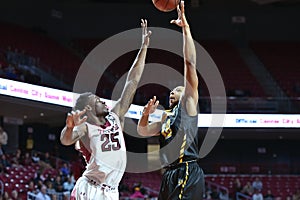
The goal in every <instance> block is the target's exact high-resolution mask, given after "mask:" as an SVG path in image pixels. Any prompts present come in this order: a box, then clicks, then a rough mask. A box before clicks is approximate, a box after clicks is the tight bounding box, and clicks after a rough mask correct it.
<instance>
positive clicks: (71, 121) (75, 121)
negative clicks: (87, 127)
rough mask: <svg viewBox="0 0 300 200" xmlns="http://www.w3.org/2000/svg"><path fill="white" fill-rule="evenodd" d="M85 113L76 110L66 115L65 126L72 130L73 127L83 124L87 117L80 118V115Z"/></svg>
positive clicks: (84, 111)
mask: <svg viewBox="0 0 300 200" xmlns="http://www.w3.org/2000/svg"><path fill="white" fill-rule="evenodd" d="M85 113H86V109H83V110H82V111H79V110H76V111H72V112H71V113H68V116H67V119H66V126H67V127H68V128H74V126H78V125H80V124H82V123H84V122H85V121H86V120H87V116H84V117H82V115H84V114H85Z"/></svg>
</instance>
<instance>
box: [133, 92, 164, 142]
mask: <svg viewBox="0 0 300 200" xmlns="http://www.w3.org/2000/svg"><path fill="white" fill-rule="evenodd" d="M158 104H159V101H156V96H154V97H153V99H150V100H149V101H148V103H147V104H146V105H145V107H144V110H143V113H142V117H141V118H140V120H139V122H138V127H137V132H138V134H139V135H141V136H145V137H149V136H155V135H159V131H160V129H161V125H162V123H161V122H153V123H151V124H149V115H150V114H152V113H153V112H154V111H155V110H156V108H157V106H158Z"/></svg>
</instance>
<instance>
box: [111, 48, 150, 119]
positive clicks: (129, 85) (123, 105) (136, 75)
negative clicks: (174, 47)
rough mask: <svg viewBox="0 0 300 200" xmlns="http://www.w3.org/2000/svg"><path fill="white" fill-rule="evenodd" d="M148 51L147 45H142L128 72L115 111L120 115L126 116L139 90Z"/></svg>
mask: <svg viewBox="0 0 300 200" xmlns="http://www.w3.org/2000/svg"><path fill="white" fill-rule="evenodd" d="M146 53H147V46H146V45H142V47H141V49H140V50H139V52H138V55H137V57H136V59H135V61H134V63H133V65H132V67H131V68H130V70H129V72H128V75H127V79H126V83H125V87H124V89H123V92H122V95H121V98H120V101H119V106H118V107H116V108H117V109H114V110H115V113H116V114H117V115H118V116H119V117H121V116H124V115H125V114H126V112H127V111H128V108H129V106H130V104H131V103H132V101H133V97H134V94H135V92H136V90H137V86H138V83H139V81H140V79H141V76H142V74H143V71H144V66H145V58H146Z"/></svg>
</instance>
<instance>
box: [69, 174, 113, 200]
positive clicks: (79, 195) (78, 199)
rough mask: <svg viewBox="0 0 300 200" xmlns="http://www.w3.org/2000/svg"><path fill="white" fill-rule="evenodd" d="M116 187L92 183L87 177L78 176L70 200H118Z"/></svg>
mask: <svg viewBox="0 0 300 200" xmlns="http://www.w3.org/2000/svg"><path fill="white" fill-rule="evenodd" d="M118 199H119V191H118V187H110V186H107V185H104V184H97V183H94V182H93V181H92V180H89V179H88V178H87V177H85V176H82V177H80V178H79V179H78V180H77V181H76V184H75V187H74V188H73V191H72V194H71V198H70V200H118Z"/></svg>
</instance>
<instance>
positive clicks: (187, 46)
mask: <svg viewBox="0 0 300 200" xmlns="http://www.w3.org/2000/svg"><path fill="white" fill-rule="evenodd" d="M182 31H183V55H184V61H185V62H186V63H187V64H188V66H190V67H195V66H196V49H195V44H194V40H193V37H192V35H191V30H190V27H189V25H185V26H184V27H182Z"/></svg>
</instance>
